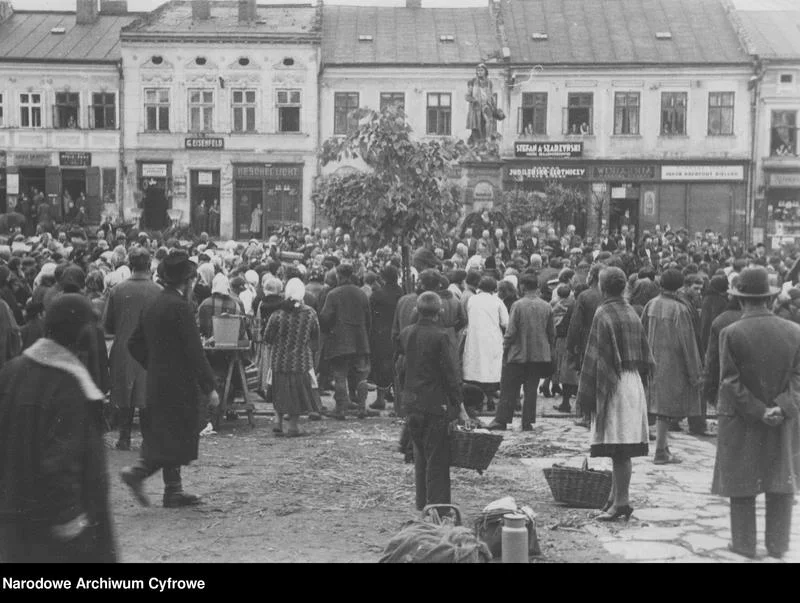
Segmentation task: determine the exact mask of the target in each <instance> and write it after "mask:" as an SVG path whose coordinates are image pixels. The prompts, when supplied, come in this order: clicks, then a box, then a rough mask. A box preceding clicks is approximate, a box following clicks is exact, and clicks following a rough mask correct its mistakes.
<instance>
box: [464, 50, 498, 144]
mask: <svg viewBox="0 0 800 603" xmlns="http://www.w3.org/2000/svg"><path fill="white" fill-rule="evenodd" d="M466 99H467V102H468V103H469V112H468V113H467V128H468V129H469V130H471V131H472V133H471V134H470V137H469V140H467V144H468V145H470V146H474V145H477V144H480V143H482V142H486V141H488V140H492V139H493V138H494V137H495V136H496V135H497V121H498V120H503V119H505V117H506V116H505V113H503V111H502V109H499V108H498V107H497V99H496V98H495V95H494V89H493V88H492V82H491V81H490V80H489V69H488V68H487V67H486V64H485V63H481V64H480V65H478V66H477V67H476V68H475V77H474V78H472V79H471V80H469V81H468V82H467V95H466Z"/></svg>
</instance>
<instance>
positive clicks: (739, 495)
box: [711, 267, 800, 558]
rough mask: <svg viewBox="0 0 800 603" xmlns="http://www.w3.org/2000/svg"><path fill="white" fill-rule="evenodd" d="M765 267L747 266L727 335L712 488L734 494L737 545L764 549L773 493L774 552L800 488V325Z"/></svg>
mask: <svg viewBox="0 0 800 603" xmlns="http://www.w3.org/2000/svg"><path fill="white" fill-rule="evenodd" d="M778 291H779V290H778V289H777V288H776V287H770V285H769V274H768V273H767V271H766V269H764V268H762V267H755V268H748V269H746V270H743V271H742V274H741V275H740V281H739V285H738V287H737V288H736V289H735V291H734V295H736V296H737V297H739V298H740V300H741V302H742V307H743V312H742V317H741V318H740V319H739V320H738V321H737V322H735V323H734V324H732V325H730V326H729V327H726V328H725V329H724V330H723V331H722V333H721V335H720V363H721V367H720V377H721V383H720V389H719V408H718V410H717V413H718V415H719V434H718V438H719V443H718V446H717V458H716V463H715V466H714V481H713V485H712V490H711V491H712V494H716V495H718V496H727V497H730V499H731V540H732V542H731V545H730V549H731V550H732V551H733V552H735V553H738V554H740V555H744V556H746V557H754V556H755V553H756V512H755V505H756V498H755V497H756V496H758V495H759V494H761V493H765V494H766V531H765V532H766V533H765V541H766V548H767V553H768V554H769V555H770V556H771V557H776V558H781V557H783V555H784V554H785V553H786V552H787V551H788V549H789V535H790V533H791V522H792V504H793V502H794V496H795V494H796V492H797V490H798V486H800V422H798V414H800V326H798V325H795V324H792V323H791V322H788V321H786V320H783V319H781V318H779V317H777V316H775V315H773V314H772V313H771V312H770V311H769V309H768V308H767V302H768V301H769V299H770V297H774V296H775V295H776V294H777V293H778Z"/></svg>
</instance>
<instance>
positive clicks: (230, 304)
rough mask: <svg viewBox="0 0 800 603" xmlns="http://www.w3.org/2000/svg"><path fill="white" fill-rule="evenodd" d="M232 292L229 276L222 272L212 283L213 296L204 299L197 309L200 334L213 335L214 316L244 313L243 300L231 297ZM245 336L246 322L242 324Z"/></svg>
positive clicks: (241, 334) (242, 334)
mask: <svg viewBox="0 0 800 603" xmlns="http://www.w3.org/2000/svg"><path fill="white" fill-rule="evenodd" d="M230 292H231V288H230V284H229V282H228V277H227V276H225V275H224V274H222V273H219V274H217V275H216V276H215V277H214V280H213V282H212V284H211V297H209V298H206V299H204V300H203V302H202V303H201V304H200V307H199V308H198V309H197V320H198V325H199V327H200V334H201V335H202V336H203V337H211V336H212V335H213V334H214V321H213V317H214V316H221V315H223V314H231V315H233V316H242V315H244V308H243V307H242V305H241V302H240V301H237V300H236V299H234V298H233V297H231V294H230ZM243 336H244V324H242V331H241V333H240V338H242V337H243Z"/></svg>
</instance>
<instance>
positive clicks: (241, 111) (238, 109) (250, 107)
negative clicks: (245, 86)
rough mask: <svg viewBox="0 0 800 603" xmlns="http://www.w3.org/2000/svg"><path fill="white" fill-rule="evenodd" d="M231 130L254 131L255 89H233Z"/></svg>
mask: <svg viewBox="0 0 800 603" xmlns="http://www.w3.org/2000/svg"><path fill="white" fill-rule="evenodd" d="M233 131H234V132H255V131H256V91H255V90H234V91H233Z"/></svg>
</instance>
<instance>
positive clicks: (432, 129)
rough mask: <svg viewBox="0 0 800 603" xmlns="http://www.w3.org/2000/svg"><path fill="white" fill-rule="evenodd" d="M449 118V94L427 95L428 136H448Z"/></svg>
mask: <svg viewBox="0 0 800 603" xmlns="http://www.w3.org/2000/svg"><path fill="white" fill-rule="evenodd" d="M451 116H452V108H451V106H450V94H443V93H440V92H435V93H433V94H428V130H427V131H428V134H436V135H438V136H450V121H451Z"/></svg>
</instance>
